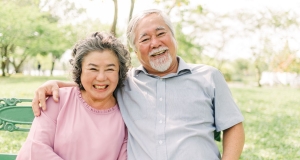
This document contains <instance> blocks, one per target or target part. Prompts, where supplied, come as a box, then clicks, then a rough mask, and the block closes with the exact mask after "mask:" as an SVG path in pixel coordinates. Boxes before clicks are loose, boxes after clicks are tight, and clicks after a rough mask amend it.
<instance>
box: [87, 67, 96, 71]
mask: <svg viewBox="0 0 300 160" xmlns="http://www.w3.org/2000/svg"><path fill="white" fill-rule="evenodd" d="M89 70H91V71H96V70H97V69H96V68H90V69H89Z"/></svg>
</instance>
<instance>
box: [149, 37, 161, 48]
mask: <svg viewBox="0 0 300 160" xmlns="http://www.w3.org/2000/svg"><path fill="white" fill-rule="evenodd" d="M160 44H161V41H160V40H159V38H157V37H153V38H151V47H152V48H157V47H160Z"/></svg>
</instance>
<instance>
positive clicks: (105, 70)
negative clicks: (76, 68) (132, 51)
mask: <svg viewBox="0 0 300 160" xmlns="http://www.w3.org/2000/svg"><path fill="white" fill-rule="evenodd" d="M118 81H119V61H118V58H117V56H116V55H115V54H114V53H113V52H112V51H110V50H104V51H93V52H90V53H88V54H87V55H86V56H85V57H84V58H83V61H82V73H81V83H82V85H83V87H84V89H85V91H82V96H83V98H85V100H86V101H87V102H91V103H93V102H100V101H105V100H110V98H113V92H114V90H115V89H116V87H117V85H118Z"/></svg>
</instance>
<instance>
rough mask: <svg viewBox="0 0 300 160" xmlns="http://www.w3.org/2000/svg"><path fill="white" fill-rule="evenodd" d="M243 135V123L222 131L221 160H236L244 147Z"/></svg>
mask: <svg viewBox="0 0 300 160" xmlns="http://www.w3.org/2000/svg"><path fill="white" fill-rule="evenodd" d="M244 143H245V133H244V127H243V123H242V122H241V123H238V124H236V125H234V126H232V127H230V128H228V129H226V130H224V131H223V156H222V160H238V159H239V157H240V155H241V153H242V151H243V147H244Z"/></svg>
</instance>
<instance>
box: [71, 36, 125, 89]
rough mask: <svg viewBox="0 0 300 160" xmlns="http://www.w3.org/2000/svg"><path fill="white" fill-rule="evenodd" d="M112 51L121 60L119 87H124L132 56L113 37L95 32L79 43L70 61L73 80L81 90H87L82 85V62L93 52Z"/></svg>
mask: <svg viewBox="0 0 300 160" xmlns="http://www.w3.org/2000/svg"><path fill="white" fill-rule="evenodd" d="M104 50H110V51H112V52H113V53H114V54H115V55H116V56H117V58H118V60H119V66H120V70H119V81H118V85H117V87H122V86H123V82H124V80H125V78H126V76H127V71H128V69H129V67H130V54H129V52H128V50H127V49H126V48H125V46H124V45H123V44H122V43H121V42H120V41H119V40H118V39H117V38H115V37H114V36H113V35H111V34H109V33H104V32H95V33H93V34H92V35H91V36H89V37H87V38H85V39H83V40H81V41H79V42H78V43H77V44H76V45H75V46H74V49H73V52H72V56H73V58H72V59H71V60H70V63H71V65H72V66H73V68H72V78H73V80H74V82H76V83H77V84H78V86H79V88H80V90H85V89H84V87H83V86H82V84H81V73H82V61H83V59H84V57H85V56H86V55H88V54H89V53H90V52H93V51H100V52H102V51H104Z"/></svg>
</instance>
